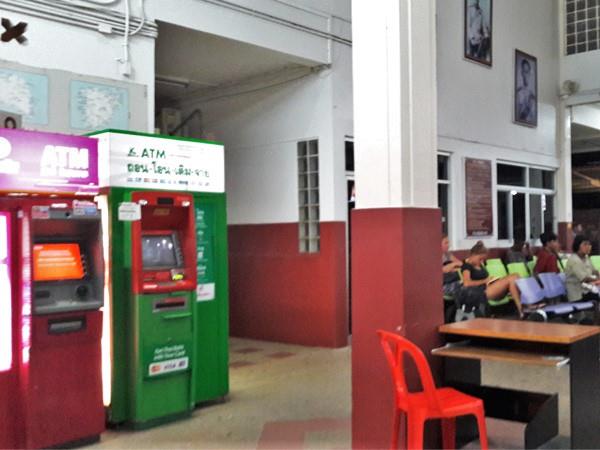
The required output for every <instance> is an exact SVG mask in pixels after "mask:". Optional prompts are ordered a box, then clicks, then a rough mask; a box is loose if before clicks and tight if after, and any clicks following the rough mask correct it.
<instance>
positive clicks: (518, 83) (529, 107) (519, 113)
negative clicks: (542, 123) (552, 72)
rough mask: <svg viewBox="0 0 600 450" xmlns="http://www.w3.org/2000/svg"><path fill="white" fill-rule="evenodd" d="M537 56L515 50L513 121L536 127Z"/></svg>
mask: <svg viewBox="0 0 600 450" xmlns="http://www.w3.org/2000/svg"><path fill="white" fill-rule="evenodd" d="M537 85H538V73H537V58H536V57H535V56H531V55H528V54H527V53H524V52H522V51H520V50H516V51H515V122H516V123H519V124H522V125H526V126H529V127H536V126H537V122H538V86H537Z"/></svg>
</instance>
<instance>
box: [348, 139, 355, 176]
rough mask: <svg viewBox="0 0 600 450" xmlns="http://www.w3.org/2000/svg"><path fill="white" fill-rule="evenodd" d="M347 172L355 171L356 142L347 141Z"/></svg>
mask: <svg viewBox="0 0 600 450" xmlns="http://www.w3.org/2000/svg"><path fill="white" fill-rule="evenodd" d="M346 172H354V142H353V141H346Z"/></svg>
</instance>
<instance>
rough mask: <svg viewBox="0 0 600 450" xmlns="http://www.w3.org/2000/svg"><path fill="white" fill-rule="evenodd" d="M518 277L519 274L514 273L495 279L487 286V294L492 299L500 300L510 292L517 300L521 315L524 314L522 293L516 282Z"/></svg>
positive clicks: (515, 300)
mask: <svg viewBox="0 0 600 450" xmlns="http://www.w3.org/2000/svg"><path fill="white" fill-rule="evenodd" d="M518 278H519V276H518V275H516V274H514V275H509V276H507V277H504V278H500V279H499V280H496V281H494V282H493V283H492V284H490V285H489V286H488V287H487V288H486V290H485V295H486V296H487V298H489V299H490V300H499V299H501V298H502V297H504V296H505V295H506V294H507V293H508V292H510V294H511V296H512V298H513V301H514V302H515V306H516V307H517V311H518V312H519V316H523V309H522V307H521V295H520V293H519V289H518V288H517V284H516V283H515V281H516V280H517V279H518Z"/></svg>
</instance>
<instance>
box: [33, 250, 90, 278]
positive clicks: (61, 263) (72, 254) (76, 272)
mask: <svg viewBox="0 0 600 450" xmlns="http://www.w3.org/2000/svg"><path fill="white" fill-rule="evenodd" d="M83 276H84V272H83V264H82V263H81V253H80V251H79V244H35V245H34V246H33V280H34V281H60V280H80V279H82V278H83Z"/></svg>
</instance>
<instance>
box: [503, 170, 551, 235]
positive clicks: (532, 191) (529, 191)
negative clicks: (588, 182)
mask: <svg viewBox="0 0 600 450" xmlns="http://www.w3.org/2000/svg"><path fill="white" fill-rule="evenodd" d="M499 165H507V166H517V167H522V168H523V169H524V170H525V186H513V185H506V184H499V183H498V181H497V180H498V178H497V177H498V166H499ZM530 169H539V170H543V171H548V172H552V174H553V185H554V188H553V189H545V188H536V187H530ZM556 171H557V169H556V168H550V167H543V166H538V165H529V164H523V163H515V162H511V161H503V160H498V161H496V172H495V175H494V177H495V180H496V185H495V194H496V195H495V197H496V198H495V202H496V205H495V212H494V214H495V217H496V224H495V225H496V226H495V230H496V239H497V241H498V243H499V244H504V245H510V244H511V243H513V242H514V235H513V229H514V224H513V213H512V212H513V195H510V194H511V193H512V192H515V193H519V194H524V195H525V240H526V241H527V242H530V243H531V244H533V245H539V243H540V240H539V237H537V236H536V237H533V238H531V237H530V236H531V202H530V196H531V195H540V196H543V195H545V196H546V202H547V198H548V196H552V210H553V211H554V212H555V211H556V194H557V191H556ZM500 192H505V193H506V194H507V196H508V201H507V205H506V207H507V214H506V217H507V220H508V227H507V231H508V238H500V215H499V210H498V208H499V205H498V194H499V193H500ZM546 204H547V203H546ZM543 205H544V202H541V208H542V209H541V211H540V212H541V218H542V221H541V223H542V227H543V228H542V230H543V231H546V230H545V222H544V209H543V207H544V206H543ZM543 231H542V232H543ZM551 231H556V218H555V217H553V218H552V230H551Z"/></svg>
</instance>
